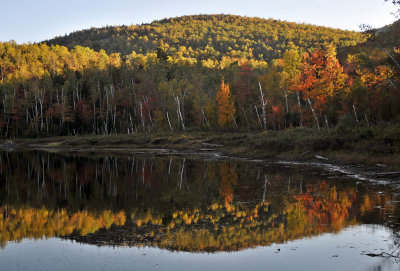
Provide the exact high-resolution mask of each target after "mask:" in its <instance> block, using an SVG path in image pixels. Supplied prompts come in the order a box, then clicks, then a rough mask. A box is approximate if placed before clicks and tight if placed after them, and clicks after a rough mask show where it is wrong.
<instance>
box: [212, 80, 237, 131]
mask: <svg viewBox="0 0 400 271" xmlns="http://www.w3.org/2000/svg"><path fill="white" fill-rule="evenodd" d="M216 100H217V104H218V125H219V126H220V127H221V128H225V127H226V126H227V125H228V124H229V123H231V122H232V121H234V120H235V119H234V118H235V116H234V115H235V112H236V108H235V105H234V103H233V99H232V97H231V92H230V90H229V85H228V84H225V81H224V79H223V78H222V80H221V89H220V91H219V92H218V93H217V97H216Z"/></svg>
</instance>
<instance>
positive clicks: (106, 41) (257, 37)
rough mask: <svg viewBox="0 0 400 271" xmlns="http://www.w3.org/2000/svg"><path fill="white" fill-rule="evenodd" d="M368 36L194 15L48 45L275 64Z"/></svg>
mask: <svg viewBox="0 0 400 271" xmlns="http://www.w3.org/2000/svg"><path fill="white" fill-rule="evenodd" d="M365 40H366V35H365V34H363V33H359V32H354V31H345V30H340V29H333V28H328V27H323V26H315V25H310V24H297V23H292V22H286V21H280V20H274V19H262V18H255V17H242V16H234V15H222V14H220V15H194V16H182V17H177V18H169V19H164V20H159V21H154V22H152V23H150V24H142V25H131V26H126V25H122V26H106V27H102V28H91V29H87V30H82V31H76V32H73V33H71V34H68V35H66V36H63V37H56V38H54V39H51V40H47V41H45V42H46V43H47V44H49V45H53V44H57V45H63V46H66V47H68V48H69V49H72V48H73V47H75V46H76V45H80V46H84V47H90V48H92V49H94V50H96V51H99V50H100V49H104V50H105V51H106V52H107V53H109V54H110V53H121V55H123V56H124V55H128V54H131V53H132V51H135V53H141V54H146V53H148V52H154V51H157V50H158V53H160V51H161V52H162V53H164V54H166V56H167V55H170V56H179V55H181V56H184V57H191V58H196V59H201V60H203V59H212V60H220V59H221V58H222V57H223V56H227V57H237V58H248V59H256V60H264V61H270V60H272V59H277V58H279V57H282V55H283V53H284V52H285V50H286V48H288V47H289V46H293V45H295V46H298V47H300V48H302V49H303V50H305V51H308V50H311V49H314V48H319V47H321V46H322V45H323V44H325V43H332V44H334V45H335V46H337V47H338V48H343V47H347V46H354V45H356V44H359V43H362V42H364V41H365Z"/></svg>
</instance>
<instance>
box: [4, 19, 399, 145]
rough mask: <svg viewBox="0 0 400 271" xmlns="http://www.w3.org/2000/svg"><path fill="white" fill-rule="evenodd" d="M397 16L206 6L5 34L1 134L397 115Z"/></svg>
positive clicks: (322, 124)
mask: <svg viewBox="0 0 400 271" xmlns="http://www.w3.org/2000/svg"><path fill="white" fill-rule="evenodd" d="M396 27H397V26H396V24H394V25H393V26H390V31H380V33H377V34H376V35H375V36H374V35H372V32H371V33H370V35H369V34H368V33H364V34H360V33H356V32H349V31H342V30H335V29H329V28H326V27H317V26H310V25H304V24H300V25H298V24H295V23H287V22H281V21H275V20H264V19H259V18H246V17H239V16H225V15H200V16H186V17H181V18H174V19H167V20H163V21H158V22H154V23H152V24H150V25H141V26H129V27H128V26H122V27H106V28H101V29H90V30H86V31H80V32H76V33H73V34H71V35H69V36H66V37H62V38H56V39H54V40H52V41H48V44H46V43H41V44H20V45H19V44H16V43H14V42H6V43H0V72H1V78H0V79H1V81H0V101H1V103H0V110H1V114H0V135H1V137H2V138H14V137H28V136H29V137H32V136H50V135H77V134H115V133H136V132H156V131H171V132H176V131H183V130H188V129H189V130H190V129H191V130H193V129H202V130H213V131H215V130H221V129H222V130H229V129H234V130H237V131H240V130H242V131H256V130H282V129H285V128H292V127H316V128H317V129H327V130H329V129H331V128H332V127H333V126H335V125H337V124H346V125H349V124H351V125H353V124H357V123H358V124H360V125H361V124H362V123H364V124H365V125H373V124H382V123H389V122H398V121H399V120H400V103H399V102H398V101H399V100H400V91H399V86H400V81H399V72H400V65H399V63H398V62H399V60H400V54H399V53H400V51H399V50H398V48H397V47H396V46H397V44H398V43H397V42H395V41H392V40H393V38H396V33H398V31H397V30H396V29H397V28H396ZM368 37H369V40H368V41H367V38H368ZM385 40H387V41H385ZM383 41H385V42H383ZM76 44H79V45H77V46H75V45H76ZM64 45H66V46H67V47H64ZM85 46H89V47H85ZM90 47H92V48H90ZM338 56H340V57H338Z"/></svg>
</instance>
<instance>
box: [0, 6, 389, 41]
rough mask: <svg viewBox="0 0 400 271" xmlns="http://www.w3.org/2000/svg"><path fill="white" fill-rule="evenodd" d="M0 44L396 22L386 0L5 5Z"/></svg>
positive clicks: (380, 25) (349, 27)
mask: <svg viewBox="0 0 400 271" xmlns="http://www.w3.org/2000/svg"><path fill="white" fill-rule="evenodd" d="M0 8H1V10H2V12H1V16H0V25H1V27H0V41H10V40H15V41H16V42H18V43H26V42H40V41H43V40H46V39H51V38H53V37H55V36H63V35H64V34H68V33H70V32H73V31H77V30H82V29H86V28H90V27H101V26H106V25H122V24H125V25H131V24H142V23H150V22H152V21H153V20H160V19H163V18H170V17H177V16H182V15H190V14H221V13H224V14H234V15H242V16H249V17H261V18H267V19H268V18H273V19H279V20H284V21H289V22H299V23H311V24H315V25H323V26H329V27H334V28H341V29H349V30H356V31H358V30H359V25H360V24H369V25H372V26H373V27H382V26H384V25H386V24H389V23H392V22H393V21H394V20H395V17H394V16H393V15H392V14H391V13H393V12H394V11H395V7H394V6H393V5H392V4H391V3H385V2H384V0H241V1H237V0H203V1H200V0H197V1H192V0H186V1H184V0H164V1H160V0H147V1H139V0H130V1H129V0H68V1H66V0H64V1H62V0H0Z"/></svg>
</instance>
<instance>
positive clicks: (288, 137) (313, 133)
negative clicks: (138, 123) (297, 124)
mask: <svg viewBox="0 0 400 271" xmlns="http://www.w3.org/2000/svg"><path fill="white" fill-rule="evenodd" d="M0 145H1V146H2V148H3V149H9V148H24V149H38V148H40V149H43V148H44V149H64V150H65V149H90V150H93V149H96V150H107V149H113V151H114V152H118V149H121V151H123V150H126V149H173V150H177V151H190V152H197V151H198V152H200V151H216V152H221V153H223V154H226V155H230V156H236V157H246V158H257V159H282V160H290V161H307V160H314V159H315V160H318V159H317V158H316V156H321V157H324V158H327V159H328V160H327V161H329V162H330V163H336V164H337V163H346V164H348V163H350V164H352V163H362V164H364V165H369V166H376V165H377V164H378V165H379V166H381V165H383V166H384V167H387V169H399V170H400V127H399V126H384V127H383V126H379V127H377V126H376V127H365V126H358V127H346V126H338V127H336V129H334V130H331V131H330V132H328V131H326V130H323V131H318V130H316V129H310V128H295V129H287V130H284V131H277V132H274V131H264V132H253V133H245V132H232V131H231V132H227V131H225V132H199V131H187V132H177V133H136V134H129V135H128V134H121V135H108V136H89V135H87V136H68V137H45V138H26V139H15V140H2V141H1V142H0Z"/></svg>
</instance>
